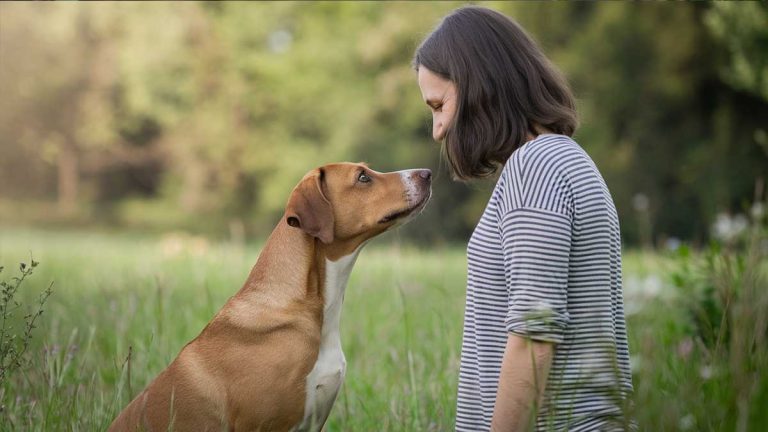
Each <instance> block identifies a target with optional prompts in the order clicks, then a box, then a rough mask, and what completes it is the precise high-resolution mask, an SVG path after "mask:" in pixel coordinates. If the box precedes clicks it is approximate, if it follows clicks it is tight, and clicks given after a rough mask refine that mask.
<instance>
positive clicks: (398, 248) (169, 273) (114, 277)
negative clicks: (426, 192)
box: [0, 229, 729, 431]
mask: <svg viewBox="0 0 768 432" xmlns="http://www.w3.org/2000/svg"><path fill="white" fill-rule="evenodd" d="M400 240H401V239H399V237H398V236H397V234H395V235H388V238H386V239H383V241H378V242H377V241H374V242H372V243H371V244H370V245H369V246H367V247H366V250H364V251H363V253H362V254H361V255H360V258H359V259H358V262H357V265H356V266H355V269H354V271H353V272H352V276H351V279H350V282H349V287H348V289H347V295H346V298H345V304H344V311H343V315H342V343H343V346H344V351H345V353H346V357H347V363H348V365H347V367H348V369H347V376H346V381H345V383H344V388H343V390H342V392H341V394H340V397H339V399H338V400H337V403H336V405H335V407H334V409H333V412H332V414H331V418H330V420H329V425H328V428H327V430H328V431H369V430H376V431H444V430H452V429H453V426H454V417H455V397H456V384H457V377H458V362H459V349H460V344H461V329H462V314H463V308H464V292H465V278H466V260H465V255H464V249H463V248H462V247H448V248H439V249H431V250H425V249H416V248H412V247H408V246H403V245H401V244H400ZM259 252H260V245H258V244H254V245H248V246H246V247H241V246H237V245H233V244H229V243H209V242H207V241H205V240H203V239H201V238H195V237H191V236H184V235H180V234H172V235H167V236H161V237H141V236H135V235H127V234H114V233H112V234H110V233H93V232H61V231H50V232H49V231H42V230H9V229H3V230H0V265H6V267H7V268H14V267H15V266H16V265H17V264H18V262H21V261H26V262H29V258H30V254H31V255H32V256H33V257H34V259H35V260H37V261H40V263H41V264H40V266H39V267H38V268H37V271H36V273H35V274H34V275H33V276H32V277H31V278H30V279H29V281H28V282H29V283H28V284H27V285H26V286H25V287H24V289H23V291H24V292H25V293H26V295H27V296H29V297H33V296H34V295H36V293H38V292H40V291H42V290H43V289H44V288H45V287H47V286H48V284H50V282H51V281H53V282H54V287H53V288H54V294H53V296H52V297H51V298H50V299H49V301H48V304H47V305H46V311H45V313H44V315H43V316H42V319H41V324H42V325H41V327H40V328H38V329H37V330H36V333H35V335H34V339H33V345H32V347H31V351H30V353H31V356H30V358H31V360H32V364H31V365H30V367H28V368H27V369H26V370H25V372H24V373H23V374H17V375H16V376H15V377H14V379H13V380H12V382H11V383H10V385H8V386H7V387H6V388H5V389H0V392H2V391H4V392H5V394H0V395H1V396H2V398H1V399H2V400H3V401H4V402H3V403H4V404H5V407H4V408H3V413H2V416H0V423H1V424H0V429H1V430H19V431H22V430H23V431H93V430H103V429H105V428H106V425H108V424H109V422H110V421H111V420H112V418H113V417H114V415H115V414H116V412H117V411H118V410H119V409H120V408H122V407H123V406H125V404H126V403H127V402H128V400H129V399H130V398H132V397H133V396H134V395H136V394H137V393H138V392H140V391H141V389H142V388H143V387H144V386H145V385H146V384H147V383H148V382H149V381H150V380H151V379H152V378H154V376H155V375H156V374H157V373H158V372H159V371H160V370H162V369H163V368H164V367H165V366H167V364H168V363H169V362H170V361H171V360H172V359H173V358H174V357H175V356H176V355H177V354H178V352H179V350H180V349H181V347H182V346H183V345H184V344H185V343H186V342H187V341H189V340H190V339H192V338H193V337H195V336H196V335H197V334H198V333H199V332H200V330H201V329H202V328H203V327H204V326H205V324H206V323H207V322H208V320H210V318H211V317H212V316H213V314H214V313H215V312H216V311H217V310H218V309H219V308H220V307H221V306H222V305H223V304H224V302H225V301H226V299H227V298H228V297H229V296H231V295H232V294H234V293H235V292H236V291H237V290H238V289H239V288H240V286H241V285H242V283H243V281H244V280H245V278H246V275H247V274H248V271H249V270H250V267H251V266H252V265H253V263H254V262H255V260H256V258H257V257H258V254H259ZM623 261H624V281H625V301H626V304H627V320H628V326H629V337H630V350H631V354H632V360H633V361H632V363H633V375H634V384H635V389H636V395H635V406H636V408H637V410H636V413H635V416H636V417H637V418H638V420H639V422H640V425H641V429H643V430H681V429H688V430H717V428H716V427H713V426H712V424H711V423H707V422H706V419H707V416H708V413H707V412H705V409H704V408H702V407H704V406H705V405H702V404H701V403H700V400H701V398H703V397H711V396H712V395H722V397H723V398H725V397H728V395H727V394H726V393H727V392H728V391H729V389H728V388H727V386H724V385H723V383H722V380H718V379H717V376H716V374H717V373H718V371H716V370H712V369H711V368H710V369H707V368H708V367H709V365H710V364H711V362H710V359H707V358H703V357H702V354H701V352H700V351H697V350H696V349H691V350H689V347H688V345H686V344H688V343H689V342H688V341H690V329H689V328H687V327H686V325H687V324H686V323H687V321H686V320H687V317H686V315H685V313H684V311H681V310H680V309H679V306H677V305H678V303H677V302H676V301H674V299H675V298H676V297H677V296H678V295H677V293H676V291H675V288H673V287H672V284H671V283H670V277H669V274H670V272H671V271H673V270H674V262H673V260H672V259H671V258H670V257H669V256H666V255H659V254H651V253H643V252H632V251H629V252H625V254H624V257H623ZM129 353H130V362H127V359H128V356H129ZM128 364H130V368H128ZM712 375H714V376H712ZM702 392H703V393H702ZM706 406H709V407H711V406H713V404H709V405H706ZM710 409H711V408H710Z"/></svg>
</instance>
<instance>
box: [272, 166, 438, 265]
mask: <svg viewBox="0 0 768 432" xmlns="http://www.w3.org/2000/svg"><path fill="white" fill-rule="evenodd" d="M431 184H432V172H431V171H430V170H428V169H414V170H405V171H397V172H390V173H380V172H376V171H374V170H372V169H370V168H368V166H367V165H365V164H359V163H358V164H355V163H336V164H330V165H324V166H322V167H319V168H317V169H314V170H312V171H310V172H309V173H307V175H305V176H304V178H303V179H302V180H301V182H299V184H298V185H297V186H296V187H295V188H294V190H293V192H292V193H291V197H290V198H289V200H288V206H287V208H286V212H285V223H287V224H288V225H290V226H292V227H294V228H297V229H300V230H302V231H304V232H305V233H306V234H308V235H310V236H312V237H315V238H317V239H319V240H320V241H321V242H322V243H323V244H325V245H332V244H333V245H337V246H338V245H343V246H344V249H348V248H350V247H351V248H352V249H353V250H354V249H356V248H357V246H359V245H360V244H362V243H363V242H365V241H366V240H368V239H370V238H372V237H374V236H376V235H378V234H380V233H382V232H384V231H386V230H388V229H389V228H392V227H393V226H396V225H401V224H403V223H405V222H407V221H408V220H410V219H411V218H412V217H413V216H414V215H415V214H417V213H418V212H419V211H420V210H422V209H423V208H424V206H425V205H426V203H427V200H429V197H430V195H431V193H432V188H431Z"/></svg>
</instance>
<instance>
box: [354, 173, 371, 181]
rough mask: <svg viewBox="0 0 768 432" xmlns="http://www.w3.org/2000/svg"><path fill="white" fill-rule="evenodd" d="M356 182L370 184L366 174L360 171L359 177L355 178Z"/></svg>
mask: <svg viewBox="0 0 768 432" xmlns="http://www.w3.org/2000/svg"><path fill="white" fill-rule="evenodd" d="M357 181H359V182H360V183H370V182H371V178H370V177H368V175H367V174H365V171H361V172H360V175H359V176H357Z"/></svg>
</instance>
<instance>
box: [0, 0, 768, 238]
mask: <svg viewBox="0 0 768 432" xmlns="http://www.w3.org/2000/svg"><path fill="white" fill-rule="evenodd" d="M461 4H463V3H455V2H441V3H432V2H429V3H402V2H394V3H390V2H386V3H374V2H362V3H357V2H343V3H318V4H308V3H259V4H251V3H243V2H235V3H218V2H211V3H208V2H204V3H173V4H169V3H153V4H143V3H142V4H138V3H128V4H124V3H119V4H111V3H110V4H88V5H84V4H71V3H65V4H49V3H12V4H8V3H3V4H2V5H0V12H1V14H0V95H1V96H0V226H4V227H6V228H7V227H17V226H29V225H33V226H44V227H54V228H59V227H80V228H82V227H87V228H95V227H101V228H110V229H111V228H117V229H126V230H140V231H141V232H166V231H168V230H175V231H179V230H181V231H186V232H192V233H196V234H200V235H205V236H209V237H212V238H218V239H231V240H234V241H237V242H244V241H249V240H255V239H262V238H264V236H265V235H266V234H268V233H269V232H270V231H271V229H272V228H273V226H274V224H275V222H276V221H277V219H278V218H279V216H280V215H281V214H282V210H283V207H284V205H285V202H286V199H287V197H288V194H289V192H290V190H291V189H292V187H293V186H294V185H295V184H296V183H297V182H298V180H299V179H300V178H301V177H302V175H303V174H304V173H305V172H307V171H308V170H310V169H311V168H313V167H315V166H318V165H321V164H324V163H327V162H333V161H342V160H347V161H365V162H368V163H369V164H370V165H371V167H372V168H374V169H376V170H379V171H388V170H399V169H405V168H415V167H428V168H432V169H433V170H435V171H437V181H436V183H435V185H434V196H433V200H432V202H431V204H430V205H429V207H428V209H427V210H426V211H425V212H424V214H423V215H422V216H421V217H420V218H419V219H417V220H416V221H415V222H414V223H412V224H410V225H409V226H407V227H405V228H404V230H405V233H406V234H403V235H402V238H403V239H409V240H412V241H414V242H417V243H420V244H422V245H434V244H441V243H446V244H454V243H456V244H460V243H463V242H465V241H466V239H467V238H468V236H469V234H470V233H471V230H472V229H473V227H474V225H475V223H476V221H477V219H478V218H479V216H480V214H481V212H482V210H483V206H484V205H485V202H486V200H487V198H488V195H489V192H490V190H491V188H492V186H493V184H494V181H493V179H489V180H487V181H480V182H474V183H470V184H462V183H458V182H453V181H452V180H451V179H450V175H449V172H448V170H447V167H446V165H445V163H444V162H442V161H441V159H440V151H439V150H440V148H439V145H437V144H435V143H433V142H432V141H431V138H430V121H431V119H430V115H429V112H428V110H427V108H426V106H425V105H424V103H423V102H422V100H421V96H420V93H419V90H418V87H417V85H416V77H415V73H414V71H413V70H412V68H411V66H410V60H411V57H412V55H413V52H414V49H415V47H416V46H417V45H418V43H419V42H420V40H421V39H422V38H423V37H424V36H425V35H427V34H428V33H429V32H430V30H431V29H432V28H434V26H435V25H436V24H437V23H438V21H439V19H440V18H441V17H442V16H443V15H445V14H446V13H448V12H449V11H450V10H452V9H453V8H455V7H457V6H460V5H461ZM481 4H485V5H487V6H490V7H492V8H495V9H498V10H500V11H502V12H504V13H506V14H508V15H509V16H510V17H513V18H514V19H516V20H517V21H518V22H519V23H520V24H521V25H522V26H523V27H524V28H526V29H527V30H528V31H529V32H530V33H531V34H532V35H533V36H534V38H535V39H536V40H537V41H538V42H539V43H540V45H541V46H542V47H543V49H544V52H545V53H546V54H547V55H548V56H549V57H550V58H551V59H552V60H553V61H554V63H555V64H556V65H557V66H559V67H560V68H561V69H562V71H563V72H564V73H565V75H566V76H567V78H568V79H569V81H570V83H571V84H572V86H573V88H574V91H575V93H576V96H577V98H578V104H579V112H580V115H581V121H582V126H581V128H580V129H579V130H578V133H577V135H576V139H577V141H578V142H579V143H580V144H581V145H582V146H583V147H584V148H585V149H586V150H587V151H588V152H589V153H590V155H591V156H592V157H593V158H594V160H595V162H596V163H597V165H598V167H599V168H600V170H601V171H602V173H603V175H604V177H605V179H606V181H607V183H608V185H609V188H610V190H611V192H612V193H613V196H614V200H615V202H616V205H617V207H618V211H619V214H620V218H621V222H622V233H623V235H624V242H625V245H628V246H630V247H634V246H642V247H653V246H656V247H659V246H660V247H666V246H670V245H671V246H674V245H676V244H679V242H680V241H683V242H691V243H692V244H694V245H696V244H702V243H704V242H706V241H708V239H709V237H710V236H711V235H712V234H713V233H715V234H717V233H720V234H722V233H723V232H725V233H726V234H727V232H728V230H731V229H738V228H739V227H740V226H741V225H743V217H742V216H740V213H744V212H745V211H746V209H747V207H748V205H749V203H751V202H752V201H753V197H754V196H755V193H756V187H757V188H759V187H760V186H759V184H760V182H761V181H762V179H765V178H766V170H767V169H768V8H767V7H766V3H765V2H753V3H747V4H734V3H724V2H715V3H675V4H655V3H651V4H637V3H611V4H600V3H580V2H579V3H558V4H540V3H534V4H530V3H481ZM713 230H714V231H713Z"/></svg>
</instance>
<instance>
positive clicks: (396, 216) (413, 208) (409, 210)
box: [379, 191, 432, 224]
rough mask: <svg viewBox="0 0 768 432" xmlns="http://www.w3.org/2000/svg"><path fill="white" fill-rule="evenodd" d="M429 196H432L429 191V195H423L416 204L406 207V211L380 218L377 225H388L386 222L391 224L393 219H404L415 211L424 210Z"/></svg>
mask: <svg viewBox="0 0 768 432" xmlns="http://www.w3.org/2000/svg"><path fill="white" fill-rule="evenodd" d="M430 196H432V192H431V191H430V193H428V194H425V195H424V196H423V197H422V198H421V200H420V201H419V202H417V203H416V204H414V205H412V206H410V207H408V208H407V209H404V210H397V211H394V212H392V213H390V214H388V215H386V216H384V217H383V218H381V220H379V223H380V224H385V223H388V222H392V221H393V220H395V219H400V218H404V217H406V216H408V215H410V214H412V213H413V212H415V211H416V210H420V209H422V208H424V206H425V205H426V204H427V201H429V197H430Z"/></svg>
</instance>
